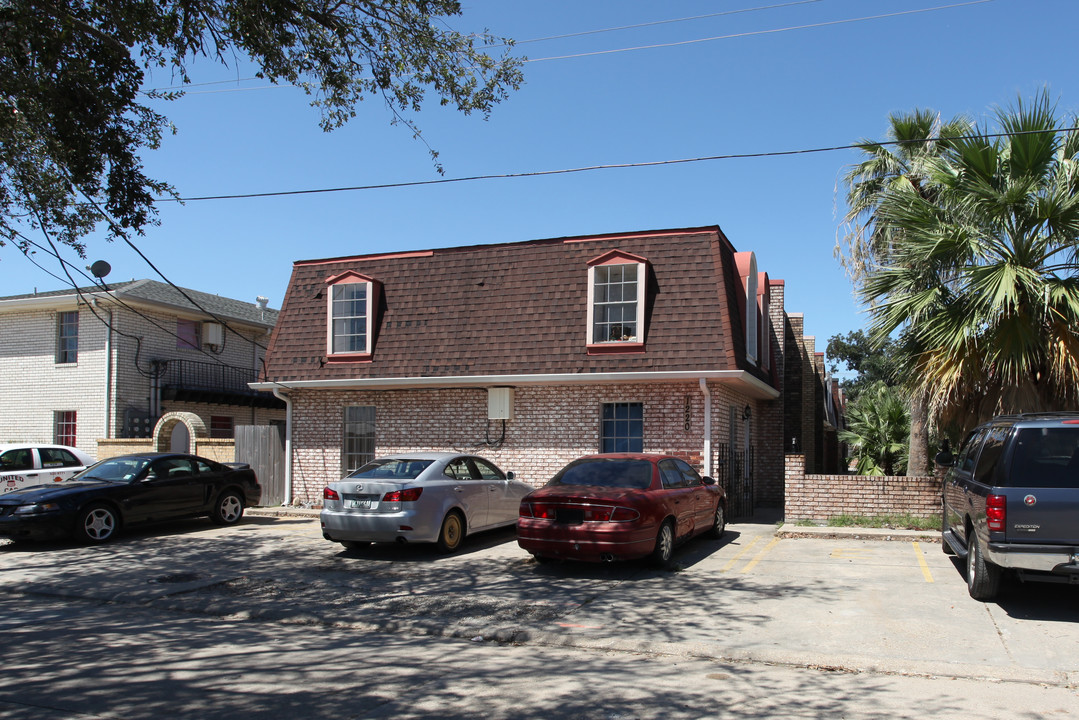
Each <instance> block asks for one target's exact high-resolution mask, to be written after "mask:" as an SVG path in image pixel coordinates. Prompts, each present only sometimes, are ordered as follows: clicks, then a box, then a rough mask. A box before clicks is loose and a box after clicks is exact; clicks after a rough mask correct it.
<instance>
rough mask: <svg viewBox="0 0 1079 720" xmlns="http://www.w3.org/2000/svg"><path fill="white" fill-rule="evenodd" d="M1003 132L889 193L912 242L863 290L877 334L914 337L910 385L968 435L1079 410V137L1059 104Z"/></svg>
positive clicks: (1011, 119) (933, 162)
mask: <svg viewBox="0 0 1079 720" xmlns="http://www.w3.org/2000/svg"><path fill="white" fill-rule="evenodd" d="M997 121H998V123H999V125H1000V130H1001V133H1003V135H1002V136H999V137H997V136H992V135H986V134H978V135H976V136H973V137H969V138H957V139H953V140H952V141H950V142H949V144H948V147H947V148H946V149H945V151H944V152H942V153H940V154H939V155H938V156H937V157H933V158H927V159H926V160H925V162H924V163H923V164H922V170H923V172H924V182H923V184H922V187H921V188H915V186H914V185H913V184H908V185H903V184H896V185H894V186H892V187H890V188H888V189H887V190H886V191H885V192H883V193H882V194H881V196H880V199H879V202H878V204H877V206H876V209H875V217H876V219H877V222H878V223H883V224H887V225H889V226H892V227H894V228H898V229H900V230H899V232H898V234H895V233H893V235H892V240H893V241H894V242H893V243H892V246H891V247H890V249H889V253H888V255H887V257H886V258H884V260H885V262H883V263H882V264H881V266H880V267H879V268H877V269H876V270H874V271H872V273H871V274H870V275H869V276H867V278H866V280H865V282H864V283H863V284H862V296H863V298H864V299H865V300H867V301H868V302H870V303H871V304H872V307H871V310H870V312H871V317H872V324H871V330H872V332H873V333H874V334H875V335H876V336H878V337H886V336H888V335H889V334H890V333H892V332H894V331H896V330H898V329H900V328H905V333H904V347H905V352H904V353H903V354H904V356H905V358H906V362H905V368H904V370H905V373H904V374H905V376H906V377H907V378H908V379H909V380H911V381H912V384H913V385H914V386H916V387H918V388H921V389H922V390H923V391H925V392H926V393H927V397H928V398H929V401H930V405H931V409H932V411H933V412H934V414H936V415H937V416H938V417H940V418H941V419H942V420H944V421H949V420H951V421H956V422H957V424H958V425H959V426H961V427H970V426H971V425H972V424H973V423H974V422H975V421H978V420H980V419H985V418H987V417H990V416H992V415H993V414H996V413H1000V412H1014V411H1021V410H1041V409H1064V408H1074V407H1079V335H1077V334H1076V330H1077V329H1079V277H1077V275H1079V274H1077V270H1079V251H1077V249H1079V192H1077V191H1079V157H1077V152H1079V133H1077V132H1076V131H1075V130H1074V129H1064V127H1063V126H1062V125H1061V124H1060V123H1059V122H1058V120H1057V119H1056V112H1055V108H1054V106H1053V103H1052V102H1051V101H1050V99H1049V97H1048V93H1046V92H1042V93H1041V94H1040V95H1039V96H1038V97H1037V98H1035V99H1034V101H1033V102H1030V103H1023V102H1022V100H1020V101H1018V103H1017V104H1016V106H1014V107H1013V108H1010V109H1007V110H998V112H997ZM1074 126H1075V120H1074V119H1073V120H1072V122H1071V124H1070V127H1072V128H1073V127H1074Z"/></svg>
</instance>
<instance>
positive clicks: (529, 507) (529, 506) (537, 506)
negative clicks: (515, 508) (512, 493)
mask: <svg viewBox="0 0 1079 720" xmlns="http://www.w3.org/2000/svg"><path fill="white" fill-rule="evenodd" d="M519 512H520V515H521V516H522V517H534V518H540V519H541V520H554V519H555V509H554V507H552V506H550V505H544V504H543V503H524V502H523V503H521V509H520V511H519Z"/></svg>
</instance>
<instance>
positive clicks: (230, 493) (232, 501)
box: [210, 490, 244, 525]
mask: <svg viewBox="0 0 1079 720" xmlns="http://www.w3.org/2000/svg"><path fill="white" fill-rule="evenodd" d="M243 515H244V499H243V497H241V496H240V494H239V493H238V492H236V491H235V490H226V491H225V492H223V493H221V496H220V497H219V498H217V502H215V503H214V509H213V510H212V511H211V512H210V520H211V521H213V523H214V524H215V525H235V524H236V523H238V522H240V518H242V517H243Z"/></svg>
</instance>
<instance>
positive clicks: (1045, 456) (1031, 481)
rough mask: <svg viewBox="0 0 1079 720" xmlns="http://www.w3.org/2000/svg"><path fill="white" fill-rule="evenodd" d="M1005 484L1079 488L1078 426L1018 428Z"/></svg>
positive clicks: (1031, 486) (1011, 485)
mask: <svg viewBox="0 0 1079 720" xmlns="http://www.w3.org/2000/svg"><path fill="white" fill-rule="evenodd" d="M1006 485H1008V486H1010V487H1030V488H1034V487H1040V488H1066V487H1079V427H1066V428H1024V429H1022V430H1019V432H1018V433H1017V434H1016V437H1015V450H1014V452H1013V453H1012V463H1011V467H1010V472H1009V473H1008V480H1007V482H1006Z"/></svg>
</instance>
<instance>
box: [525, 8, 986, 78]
mask: <svg viewBox="0 0 1079 720" xmlns="http://www.w3.org/2000/svg"><path fill="white" fill-rule="evenodd" d="M993 1H994V0H970V2H962V3H955V4H953V5H939V6H937V7H931V8H920V9H917V10H903V11H901V12H894V13H884V14H882V15H867V16H865V17H858V18H846V19H842V20H828V21H825V22H818V23H809V24H807V25H792V26H790V27H784V28H773V29H771V30H750V31H747V32H741V33H732V34H730V35H716V36H715V37H707V38H697V39H695V40H679V41H677V42H669V43H656V44H654V45H638V46H636V47H626V48H615V49H613V50H594V51H592V52H585V53H575V54H572V55H552V56H551V57H543V58H527V59H525V60H524V62H526V63H534V62H546V61H548V60H571V59H574V58H582V57H592V56H595V55H611V54H613V53H623V52H632V51H634V50H654V49H657V48H666V47H677V46H679V45H693V44H696V43H703V42H713V41H716V40H731V39H734V38H742V37H751V36H753V35H770V34H774V33H781V32H789V31H791V30H808V29H811V28H819V27H828V26H830V25H845V24H848V23H856V22H866V21H869V20H882V19H884V18H893V17H900V16H902V15H916V14H918V13H927V12H936V11H938V10H951V9H953V8H960V7H968V6H970V5H982V4H985V3H990V2H993Z"/></svg>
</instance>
